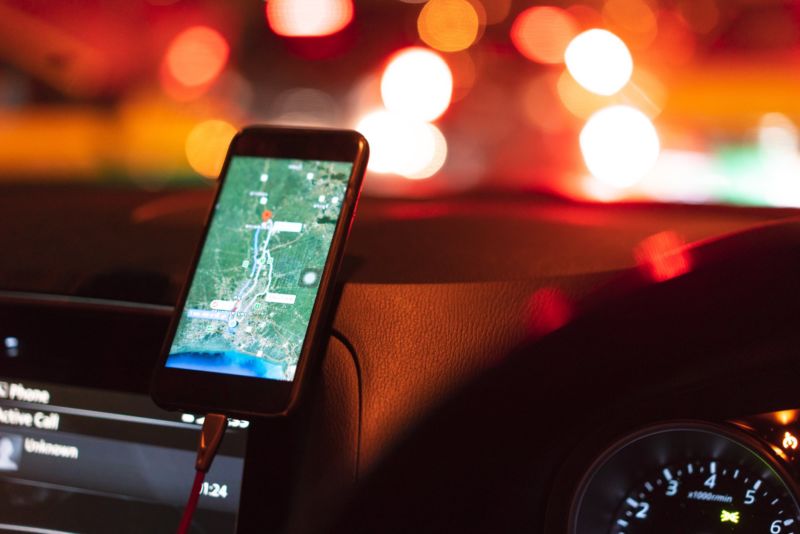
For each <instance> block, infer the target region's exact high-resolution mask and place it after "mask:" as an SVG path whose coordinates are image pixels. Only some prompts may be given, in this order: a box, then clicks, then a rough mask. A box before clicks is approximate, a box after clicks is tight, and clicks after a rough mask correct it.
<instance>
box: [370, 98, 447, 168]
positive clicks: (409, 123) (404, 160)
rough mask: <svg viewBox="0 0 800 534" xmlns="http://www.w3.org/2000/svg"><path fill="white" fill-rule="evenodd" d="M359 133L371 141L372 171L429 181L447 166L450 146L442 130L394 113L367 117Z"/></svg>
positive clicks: (375, 113) (382, 113)
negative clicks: (448, 146)
mask: <svg viewBox="0 0 800 534" xmlns="http://www.w3.org/2000/svg"><path fill="white" fill-rule="evenodd" d="M356 130H358V131H359V132H361V133H362V134H363V135H364V137H366V138H367V141H368V142H369V146H370V157H369V167H368V168H369V170H371V171H372V172H377V173H384V174H399V175H400V176H405V177H406V178H411V179H421V178H428V177H429V176H431V175H433V174H434V173H435V172H436V171H438V170H439V168H440V167H441V166H442V165H443V164H444V160H445V158H446V155H447V145H446V143H445V142H444V136H443V135H442V134H441V132H440V131H439V129H438V128H436V127H435V126H433V125H431V124H428V123H425V122H422V121H415V120H410V119H407V118H406V117H404V116H402V115H400V114H397V113H392V112H390V111H385V110H380V111H373V112H372V113H369V114H367V115H366V116H364V117H363V118H362V119H361V120H360V121H359V122H358V125H357V126H356Z"/></svg>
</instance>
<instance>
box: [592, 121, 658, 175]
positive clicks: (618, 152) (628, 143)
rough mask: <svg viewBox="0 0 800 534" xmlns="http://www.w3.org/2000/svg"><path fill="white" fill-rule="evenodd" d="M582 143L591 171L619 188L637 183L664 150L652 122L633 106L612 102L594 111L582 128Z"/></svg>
mask: <svg viewBox="0 0 800 534" xmlns="http://www.w3.org/2000/svg"><path fill="white" fill-rule="evenodd" d="M580 145H581V153H582V154H583V159H584V161H585V162H586V167H587V168H588V169H589V172H591V173H592V175H593V176H594V177H596V178H597V179H598V180H600V181H602V182H603V183H605V184H607V185H610V186H612V187H616V188H626V187H631V186H633V185H635V184H636V183H638V182H639V181H640V180H641V179H642V178H644V177H645V175H646V174H647V173H648V172H650V170H651V169H652V168H653V166H654V165H655V163H656V160H657V159H658V155H659V153H660V151H661V143H660V141H659V139H658V133H657V132H656V129H655V126H653V123H652V122H651V121H650V119H649V118H648V117H647V116H646V115H645V114H644V113H642V112H641V111H639V110H637V109H635V108H632V107H630V106H611V107H608V108H604V109H601V110H600V111H598V112H597V113H595V114H594V115H592V116H591V117H590V118H589V120H588V121H587V122H586V125H585V126H584V127H583V130H581V135H580Z"/></svg>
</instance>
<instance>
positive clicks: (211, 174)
mask: <svg viewBox="0 0 800 534" xmlns="http://www.w3.org/2000/svg"><path fill="white" fill-rule="evenodd" d="M234 135H236V128H235V127H234V126H233V125H232V124H231V123H229V122H227V121H224V120H219V119H212V120H207V121H203V122H201V123H200V124H198V125H197V126H195V127H194V128H192V131H191V132H189V135H188V136H187V137H186V159H187V160H188V161H189V165H191V167H192V169H194V170H195V171H197V172H198V173H199V174H202V175H203V176H205V177H206V178H217V177H218V176H219V173H220V171H221V170H222V164H223V163H224V162H225V154H226V153H227V152H228V145H230V144H231V139H233V136H234Z"/></svg>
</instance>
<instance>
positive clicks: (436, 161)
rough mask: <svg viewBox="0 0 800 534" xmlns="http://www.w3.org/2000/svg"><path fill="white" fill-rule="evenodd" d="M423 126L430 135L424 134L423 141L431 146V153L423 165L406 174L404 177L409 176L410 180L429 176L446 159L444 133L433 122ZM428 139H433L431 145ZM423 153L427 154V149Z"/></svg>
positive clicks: (434, 172)
mask: <svg viewBox="0 0 800 534" xmlns="http://www.w3.org/2000/svg"><path fill="white" fill-rule="evenodd" d="M425 126H426V127H427V130H428V133H429V134H430V136H425V140H424V141H423V142H424V143H427V144H428V146H432V147H433V154H432V155H431V157H430V158H429V159H428V161H427V163H426V164H425V166H424V167H422V168H420V169H419V170H417V171H415V172H411V173H409V174H407V175H406V178H410V179H412V180H422V179H424V178H430V177H431V176H433V175H434V174H436V173H437V172H439V170H440V169H441V168H442V167H443V166H444V164H445V162H446V161H447V139H445V137H444V134H443V133H442V131H441V130H439V128H437V127H436V126H434V125H433V124H425ZM429 139H432V140H433V144H432V145H431V144H430V141H429ZM425 154H429V151H427V150H426V151H425Z"/></svg>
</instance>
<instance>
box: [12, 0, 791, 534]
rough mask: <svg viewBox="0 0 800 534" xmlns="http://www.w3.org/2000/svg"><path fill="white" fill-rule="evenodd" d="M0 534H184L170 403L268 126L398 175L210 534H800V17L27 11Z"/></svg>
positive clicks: (698, 8) (221, 461)
mask: <svg viewBox="0 0 800 534" xmlns="http://www.w3.org/2000/svg"><path fill="white" fill-rule="evenodd" d="M0 29H2V31H0V221H1V222H2V224H0V251H2V252H1V253H0V341H2V344H0V532H10V533H17V532H34V533H76V532H81V533H107V532H121V533H126V532H130V533H139V532H175V530H176V527H177V525H178V522H179V520H180V518H181V514H182V512H183V509H184V505H185V504H186V500H187V497H188V495H189V492H190V488H191V486H192V476H193V466H194V458H195V450H196V449H197V445H198V437H199V432H200V428H201V425H202V424H203V421H204V415H205V414H203V413H186V412H178V411H166V410H163V409H161V408H159V407H157V406H156V405H155V404H154V403H153V401H152V400H151V398H150V396H149V391H150V387H151V377H152V375H153V371H154V367H155V366H156V363H157V361H158V360H159V358H160V355H161V353H162V350H163V346H164V341H165V336H166V334H167V331H168V328H169V325H170V322H171V321H172V319H173V317H174V315H175V314H176V313H179V310H178V309H177V308H176V303H177V302H178V300H179V297H180V295H181V292H182V290H183V288H184V285H185V284H186V282H187V277H188V276H189V273H190V272H191V269H192V266H193V262H194V260H195V254H196V251H197V248H198V245H199V244H200V241H201V238H202V236H203V235H204V225H205V221H206V220H207V216H208V214H209V213H210V212H211V211H212V210H213V203H214V193H215V190H216V188H217V181H216V178H217V176H218V175H219V172H220V168H221V165H222V161H223V159H224V156H225V152H226V150H227V147H228V144H229V143H230V140H231V138H232V137H233V135H234V134H235V132H236V131H238V130H240V129H241V128H243V127H245V126H248V125H252V124H265V125H288V126H304V127H317V128H336V129H355V130H357V131H359V132H361V133H362V134H364V136H365V137H366V139H367V141H368V142H369V145H370V160H369V167H368V171H367V175H366V178H365V181H364V187H363V190H362V192H361V197H360V200H359V203H358V206H357V211H356V215H355V219H354V222H353V225H352V227H351V229H350V232H349V236H348V239H347V244H346V248H345V252H344V258H343V261H342V264H341V266H340V269H339V272H338V276H337V278H336V282H335V284H334V293H335V299H334V301H335V312H334V314H333V318H332V321H331V324H330V325H326V328H327V332H326V337H328V342H327V345H326V348H325V350H324V351H322V353H321V354H320V355H319V358H317V359H316V360H315V363H314V364H313V367H312V369H311V372H310V373H309V375H308V376H307V377H306V378H307V384H305V385H304V387H303V391H302V396H301V397H300V399H299V403H298V404H297V406H296V407H295V408H294V409H293V411H292V412H291V413H290V414H289V415H288V416H282V417H252V418H247V419H244V418H231V419H229V421H228V429H227V431H226V433H225V437H224V439H223V441H222V445H221V447H220V450H219V453H218V455H217V457H216V459H215V460H214V464H213V465H212V468H211V470H210V471H209V473H208V476H207V477H206V480H205V482H204V483H203V485H202V487H201V490H200V492H199V495H200V497H199V504H198V508H197V511H196V513H195V515H194V520H193V523H192V529H191V532H198V533H201V532H207V533H225V532H229V533H236V532H238V533H249V532H264V533H271V532H275V533H283V532H286V533H302V534H306V533H340V532H341V533H361V532H363V533H367V532H370V533H372V532H386V533H392V532H397V533H407V532H460V533H484V532H487V533H488V532H491V533H499V532H509V533H517V532H531V533H545V534H551V533H553V534H555V533H569V534H590V533H597V534H599V533H613V534H625V533H627V534H631V533H637V532H638V533H641V532H650V533H660V532H664V533H666V532H670V533H673V532H696V533H710V532H719V533H722V532H726V533H727V532H739V533H742V532H747V533H751V532H752V533H760V532H763V533H767V532H768V533H771V534H788V533H793V532H798V531H800V530H799V529H800V464H798V462H800V453H798V443H799V442H798V439H799V438H798V437H799V436H800V420H799V419H798V417H799V416H800V397H798V394H797V384H798V381H800V363H799V362H798V361H797V359H796V358H797V347H798V346H800V329H798V328H797V323H795V321H797V320H798V307H797V302H798V301H799V300H800V277H798V273H800V221H798V219H797V216H798V212H797V208H798V207H800V182H798V180H800V143H799V142H798V139H799V134H798V127H797V121H798V120H800V107H798V104H797V102H798V100H797V99H796V96H795V95H796V94H797V93H796V92H797V90H798V89H800V78H798V77H797V74H796V72H795V71H796V70H797V69H796V61H797V52H798V50H800V9H798V6H797V5H795V4H794V3H792V2H783V1H778V0H760V1H751V0H732V1H726V2H722V1H720V0H658V1H656V0H575V1H567V2H561V1H556V2H550V3H547V4H544V3H540V2H520V1H517V0H513V1H512V0H497V1H494V0H427V1H411V0H408V1H406V0H386V1H384V2H368V1H361V0H267V2H245V1H238V0H237V1H235V2H224V3H223V2H214V1H212V0H201V1H198V2H189V1H188V0H137V1H135V2H131V1H128V0H111V1H105V2H99V1H97V0H79V1H75V2H62V3H58V2H57V3H47V4H44V3H40V2H36V1H33V0H8V1H6V2H2V3H0Z"/></svg>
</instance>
